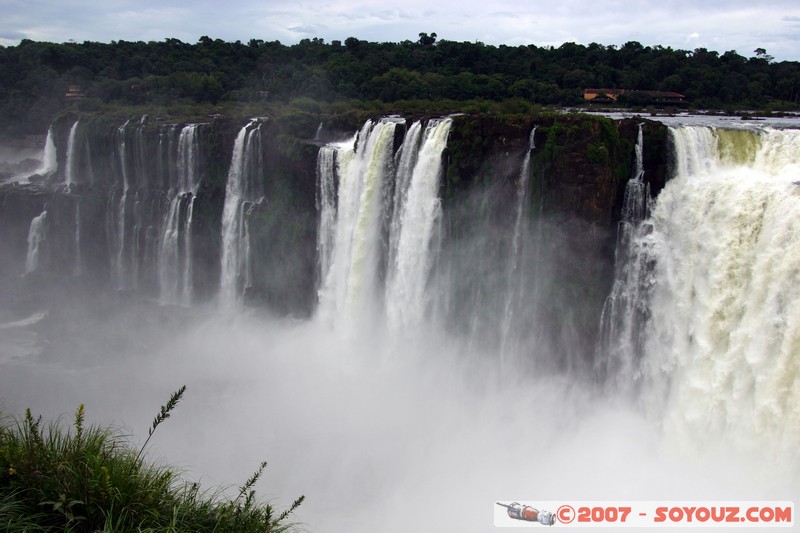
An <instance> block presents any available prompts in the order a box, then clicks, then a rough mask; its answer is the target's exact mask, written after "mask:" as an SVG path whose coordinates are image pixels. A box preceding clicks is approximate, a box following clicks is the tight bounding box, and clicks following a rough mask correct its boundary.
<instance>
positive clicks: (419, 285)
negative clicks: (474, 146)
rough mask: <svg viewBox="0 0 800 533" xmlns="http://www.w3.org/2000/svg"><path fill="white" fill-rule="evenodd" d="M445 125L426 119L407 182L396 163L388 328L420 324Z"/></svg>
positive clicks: (412, 139)
mask: <svg viewBox="0 0 800 533" xmlns="http://www.w3.org/2000/svg"><path fill="white" fill-rule="evenodd" d="M451 124H452V121H451V120H450V119H444V120H440V121H437V120H431V121H430V123H429V124H428V126H427V127H426V128H425V135H424V140H423V141H422V145H421V147H420V148H419V154H418V155H417V157H416V163H415V164H414V165H413V171H412V172H411V175H410V178H408V183H407V184H406V183H404V182H405V181H406V176H407V172H406V170H407V168H408V166H406V167H405V168H404V166H403V165H402V164H401V166H400V168H399V169H398V179H397V181H396V187H397V188H398V191H399V193H398V194H396V196H395V198H396V205H395V206H394V208H395V211H396V212H397V211H399V212H400V217H399V219H398V222H397V224H396V227H392V228H391V229H392V231H393V233H394V232H399V235H398V236H397V238H396V239H395V241H396V247H397V248H396V252H395V253H394V254H393V257H394V260H393V261H391V262H390V264H389V272H388V278H387V286H386V311H387V319H388V324H389V327H390V328H392V329H394V330H400V331H405V332H413V331H414V328H418V327H419V326H420V325H421V324H422V320H423V318H424V313H425V310H426V307H427V305H428V300H429V298H428V295H427V294H426V290H425V289H426V286H427V281H428V275H429V273H430V268H431V265H432V257H431V256H432V253H431V244H432V238H433V232H434V228H435V226H436V222H437V220H438V219H439V218H440V216H441V201H440V199H439V182H440V181H441V174H442V152H443V151H444V148H445V146H446V144H447V136H448V133H449V132H450V126H451ZM415 126H418V124H415ZM417 129H419V128H417ZM413 130H414V127H413V126H412V128H411V131H410V132H409V136H408V139H407V140H408V142H409V146H408V148H407V151H409V152H410V151H414V152H416V150H417V148H416V143H417V139H416V135H417V134H418V133H417V132H414V131H413ZM404 148H405V143H404ZM403 155H404V156H405V155H406V154H405V153H404V154H403ZM403 162H404V159H403V158H401V163H403ZM406 186H407V189H406V190H405V191H403V190H402V189H403V188H405V187H406ZM398 204H399V205H398Z"/></svg>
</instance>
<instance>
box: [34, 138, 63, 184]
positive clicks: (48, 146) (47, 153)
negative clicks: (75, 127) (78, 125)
mask: <svg viewBox="0 0 800 533" xmlns="http://www.w3.org/2000/svg"><path fill="white" fill-rule="evenodd" d="M70 133H71V132H70ZM57 170H58V152H57V150H56V144H55V142H54V141H53V126H50V127H49V128H48V129H47V139H46V140H45V142H44V153H43V154H42V165H41V166H40V167H39V168H38V169H37V170H36V172H35V174H39V175H40V176H49V175H50V174H53V173H54V172H56V171H57Z"/></svg>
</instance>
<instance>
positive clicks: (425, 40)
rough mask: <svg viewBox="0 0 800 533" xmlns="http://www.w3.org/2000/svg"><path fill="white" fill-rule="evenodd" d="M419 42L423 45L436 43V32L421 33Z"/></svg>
mask: <svg viewBox="0 0 800 533" xmlns="http://www.w3.org/2000/svg"><path fill="white" fill-rule="evenodd" d="M417 42H418V43H419V44H421V45H422V46H433V45H434V44H435V43H436V34H435V33H431V34H430V35H428V34H427V33H420V34H419V40H418V41H417Z"/></svg>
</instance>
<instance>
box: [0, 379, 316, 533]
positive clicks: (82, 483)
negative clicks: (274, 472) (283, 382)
mask: <svg viewBox="0 0 800 533" xmlns="http://www.w3.org/2000/svg"><path fill="white" fill-rule="evenodd" d="M184 391H185V387H181V389H179V390H178V391H177V392H175V393H174V394H173V395H172V397H171V398H170V400H169V402H167V404H166V405H165V406H162V408H161V411H160V412H159V413H158V414H157V416H156V417H155V419H154V421H153V425H152V427H151V429H150V435H151V436H152V434H153V432H154V431H155V429H156V427H158V425H159V424H161V423H162V422H163V421H165V420H166V419H167V418H169V416H170V413H171V411H172V410H173V409H174V408H175V406H176V405H177V403H178V401H179V400H180V398H181V396H182V395H183V392H184ZM84 420H85V412H84V406H83V405H81V406H80V407H79V408H78V409H77V411H76V413H75V420H74V423H73V425H72V427H71V428H69V429H64V428H62V427H61V424H60V423H59V422H52V423H48V424H47V425H44V426H43V425H42V420H41V417H34V416H33V415H32V414H31V411H30V409H28V410H26V412H25V416H24V418H23V419H22V420H19V421H16V422H15V421H9V420H8V419H4V420H3V424H2V426H0V528H2V529H3V531H9V532H13V531H45V532H47V531H53V532H55V531H69V532H83V531H242V532H247V531H259V532H278V531H286V530H287V529H289V527H290V525H288V524H286V523H285V520H286V518H287V517H288V516H289V514H290V513H292V512H293V511H294V510H295V509H297V507H298V506H299V505H300V504H301V503H302V501H303V497H302V496H301V497H300V498H298V499H297V500H295V502H294V503H293V504H292V505H291V506H290V507H289V508H288V509H286V510H285V511H283V512H282V513H280V514H279V515H278V516H275V514H274V512H275V511H274V509H273V508H272V506H271V505H269V504H265V503H263V502H260V501H259V500H258V499H257V498H256V496H255V490H254V489H253V486H254V485H255V483H256V481H258V479H259V478H260V477H261V475H262V473H263V471H264V468H265V467H266V463H262V464H261V466H260V467H259V469H258V470H257V471H256V473H255V474H254V475H253V476H252V477H251V478H250V479H248V480H247V481H246V482H245V484H244V485H242V486H241V487H239V491H238V496H237V497H236V498H234V499H229V498H226V497H225V496H224V493H223V491H222V490H217V491H215V492H201V491H200V488H199V486H198V485H197V484H196V483H191V484H190V483H186V482H182V481H180V479H179V476H178V474H177V473H176V472H175V471H174V470H173V469H170V468H167V467H164V466H158V465H148V464H145V463H143V462H142V461H141V460H140V453H141V452H140V453H138V454H137V453H136V452H134V450H133V449H132V448H131V447H130V445H129V444H128V442H127V440H126V439H125V438H124V436H122V435H121V434H119V433H118V432H117V431H116V430H113V429H110V428H107V427H99V426H94V425H93V426H89V427H86V426H85V425H84ZM148 440H149V438H148ZM146 444H147V442H145V445H146Z"/></svg>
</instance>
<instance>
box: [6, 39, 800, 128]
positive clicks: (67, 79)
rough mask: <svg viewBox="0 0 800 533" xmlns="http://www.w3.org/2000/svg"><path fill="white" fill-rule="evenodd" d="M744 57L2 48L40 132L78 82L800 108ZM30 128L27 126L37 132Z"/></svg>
mask: <svg viewBox="0 0 800 533" xmlns="http://www.w3.org/2000/svg"><path fill="white" fill-rule="evenodd" d="M753 53H754V56H753V57H749V58H748V57H744V56H742V55H740V54H738V53H736V52H735V51H729V52H725V53H723V54H719V53H717V52H714V51H709V50H706V49H703V48H700V49H696V50H693V51H687V50H673V49H671V48H669V47H660V46H655V47H649V46H647V47H646V46H642V45H641V44H640V43H637V42H628V43H625V44H624V45H622V46H620V47H617V46H613V45H612V46H604V45H600V44H596V43H592V44H590V45H588V46H584V45H580V44H575V43H565V44H563V45H561V46H559V47H558V48H553V47H537V46H534V45H528V46H517V47H512V46H505V45H501V46H490V45H486V44H483V43H480V42H474V43H472V42H454V41H447V40H438V41H437V39H436V34H435V33H434V34H431V35H428V34H426V33H421V34H420V36H419V39H418V40H416V41H403V42H400V43H373V42H367V41H362V40H359V39H357V38H355V37H350V38H348V39H346V40H345V41H344V42H343V43H342V42H340V41H333V42H331V43H325V42H324V41H323V40H322V39H304V40H302V41H301V42H300V43H298V44H296V45H292V46H286V45H283V44H281V43H280V42H278V41H272V42H269V41H263V40H259V39H252V40H250V41H249V42H248V43H242V42H240V41H236V42H233V43H230V42H225V41H222V40H219V39H216V40H214V39H211V38H209V37H201V38H200V40H199V41H198V42H197V43H195V44H189V43H184V42H182V41H180V40H178V39H166V40H164V41H161V42H147V43H145V42H125V41H115V42H111V43H110V44H104V43H96V42H84V43H64V44H53V43H44V42H34V41H29V40H24V41H22V42H21V43H20V44H19V45H18V46H12V47H0V121H1V122H2V124H4V125H8V124H14V123H17V124H20V123H24V124H27V125H28V126H27V127H28V128H34V127H35V128H36V129H38V130H39V131H41V128H42V126H43V125H46V124H47V123H48V122H49V120H50V119H51V118H52V116H53V114H54V113H56V112H57V111H58V110H60V109H62V108H63V107H64V106H65V105H67V104H68V102H65V99H64V94H65V91H66V89H67V87H68V85H70V84H77V85H80V86H81V88H82V89H83V90H84V91H85V92H86V94H87V96H88V100H85V101H83V102H82V103H81V105H82V106H84V107H91V105H93V104H94V105H99V103H101V102H102V103H114V104H123V105H131V104H144V103H149V104H158V105H169V104H175V103H182V102H183V103H186V102H209V103H216V102H220V101H228V100H233V101H241V100H269V101H272V102H276V101H285V100H287V99H291V98H297V97H307V98H311V99H314V100H317V101H332V100H338V99H358V100H380V101H382V102H394V101H398V100H409V99H416V100H430V101H436V100H445V99H446V100H455V101H464V100H475V99H484V100H491V101H502V100H507V99H524V100H525V101H526V102H532V103H536V104H541V105H579V104H581V103H582V102H583V100H582V89H584V88H587V87H606V88H609V87H610V88H626V89H639V90H661V91H675V92H680V93H683V94H685V95H686V97H687V100H688V102H689V104H690V105H692V106H694V107H697V108H715V109H724V108H736V107H738V108H760V109H788V108H796V107H797V106H798V104H799V103H800V63H798V62H789V61H784V62H774V61H773V58H772V57H770V56H769V55H767V54H766V51H765V50H763V49H758V50H756V51H754V52H753ZM26 129H27V128H26Z"/></svg>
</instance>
